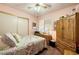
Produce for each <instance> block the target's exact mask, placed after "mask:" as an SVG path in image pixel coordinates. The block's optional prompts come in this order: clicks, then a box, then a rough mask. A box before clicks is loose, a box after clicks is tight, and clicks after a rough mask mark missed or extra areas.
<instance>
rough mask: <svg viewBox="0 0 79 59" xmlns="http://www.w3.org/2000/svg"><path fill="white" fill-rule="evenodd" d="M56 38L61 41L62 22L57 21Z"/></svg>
mask: <svg viewBox="0 0 79 59" xmlns="http://www.w3.org/2000/svg"><path fill="white" fill-rule="evenodd" d="M56 36H57V39H62V20H58V21H57V23H56Z"/></svg>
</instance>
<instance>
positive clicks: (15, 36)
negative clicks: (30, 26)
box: [12, 33, 21, 43]
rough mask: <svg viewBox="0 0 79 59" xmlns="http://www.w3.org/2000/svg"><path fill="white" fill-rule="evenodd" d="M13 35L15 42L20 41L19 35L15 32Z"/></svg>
mask: <svg viewBox="0 0 79 59" xmlns="http://www.w3.org/2000/svg"><path fill="white" fill-rule="evenodd" d="M12 35H13V37H14V38H15V39H16V41H17V43H19V42H20V39H21V36H20V35H18V34H16V33H12Z"/></svg>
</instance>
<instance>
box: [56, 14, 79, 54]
mask: <svg viewBox="0 0 79 59" xmlns="http://www.w3.org/2000/svg"><path fill="white" fill-rule="evenodd" d="M56 37H57V40H56V46H57V48H58V49H59V50H60V51H61V53H62V54H64V50H66V49H68V50H72V51H74V52H77V53H79V13H75V14H74V15H70V16H67V17H62V18H61V19H59V20H58V21H57V22H56Z"/></svg>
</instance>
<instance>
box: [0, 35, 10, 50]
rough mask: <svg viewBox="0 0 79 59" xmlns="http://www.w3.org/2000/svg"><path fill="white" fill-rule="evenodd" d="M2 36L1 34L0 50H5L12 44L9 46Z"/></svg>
mask: <svg viewBox="0 0 79 59" xmlns="http://www.w3.org/2000/svg"><path fill="white" fill-rule="evenodd" d="M1 38H2V37H1V36H0V50H5V49H8V48H10V46H8V45H7V44H5V43H3V41H2V39H1Z"/></svg>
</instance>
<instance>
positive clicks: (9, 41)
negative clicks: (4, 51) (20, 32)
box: [2, 33, 17, 47]
mask: <svg viewBox="0 0 79 59" xmlns="http://www.w3.org/2000/svg"><path fill="white" fill-rule="evenodd" d="M2 41H3V42H4V43H5V44H7V45H9V46H10V47H15V46H16V45H17V42H16V39H15V38H14V37H13V36H12V34H11V33H5V34H4V35H3V37H2Z"/></svg>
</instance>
